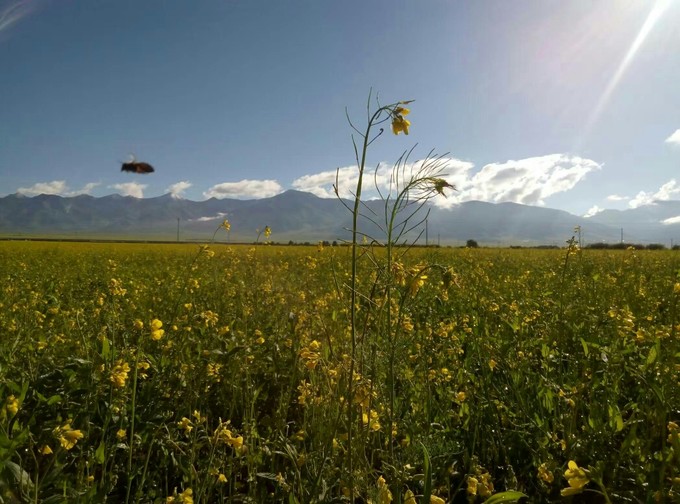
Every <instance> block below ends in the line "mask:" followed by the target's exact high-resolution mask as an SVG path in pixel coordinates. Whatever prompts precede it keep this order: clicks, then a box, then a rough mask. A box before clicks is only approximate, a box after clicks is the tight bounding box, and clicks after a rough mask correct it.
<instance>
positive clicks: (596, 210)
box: [583, 205, 604, 219]
mask: <svg viewBox="0 0 680 504" xmlns="http://www.w3.org/2000/svg"><path fill="white" fill-rule="evenodd" d="M603 210H604V208H600V207H599V206H597V205H594V206H592V207H591V208H590V209H589V210H588V211H587V212H586V213H585V214H584V215H583V217H585V218H586V219H588V218H589V217H592V216H593V215H597V214H599V213H600V212H602V211H603Z"/></svg>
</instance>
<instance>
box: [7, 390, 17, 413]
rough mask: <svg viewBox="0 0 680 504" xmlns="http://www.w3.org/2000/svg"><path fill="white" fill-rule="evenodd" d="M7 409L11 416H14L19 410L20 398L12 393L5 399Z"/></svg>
mask: <svg viewBox="0 0 680 504" xmlns="http://www.w3.org/2000/svg"><path fill="white" fill-rule="evenodd" d="M5 410H7V413H9V416H14V415H16V414H17V412H18V411H19V399H17V398H16V397H14V395H11V396H9V397H8V398H7V400H6V401H5Z"/></svg>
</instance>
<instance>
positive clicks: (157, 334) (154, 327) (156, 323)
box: [150, 319, 165, 341]
mask: <svg viewBox="0 0 680 504" xmlns="http://www.w3.org/2000/svg"><path fill="white" fill-rule="evenodd" d="M150 326H151V339H152V340H154V341H158V340H160V339H161V338H162V337H163V335H164V334H165V330H163V329H161V328H162V327H163V322H161V321H160V320H158V319H153V320H152V321H151V324H150Z"/></svg>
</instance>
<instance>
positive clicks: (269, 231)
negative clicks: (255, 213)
mask: <svg viewBox="0 0 680 504" xmlns="http://www.w3.org/2000/svg"><path fill="white" fill-rule="evenodd" d="M271 235H272V228H270V227H269V226H265V227H264V237H265V238H269V237H270V236H271Z"/></svg>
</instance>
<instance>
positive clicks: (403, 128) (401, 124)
mask: <svg viewBox="0 0 680 504" xmlns="http://www.w3.org/2000/svg"><path fill="white" fill-rule="evenodd" d="M400 103H407V102H400ZM410 112H411V111H410V110H409V109H407V108H405V107H402V106H397V107H395V108H394V110H393V111H392V133H394V134H395V135H398V134H399V133H401V132H403V133H404V135H408V129H409V127H410V126H411V121H409V120H408V119H404V116H406V115H408V114H409V113H410Z"/></svg>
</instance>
